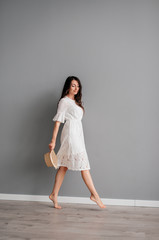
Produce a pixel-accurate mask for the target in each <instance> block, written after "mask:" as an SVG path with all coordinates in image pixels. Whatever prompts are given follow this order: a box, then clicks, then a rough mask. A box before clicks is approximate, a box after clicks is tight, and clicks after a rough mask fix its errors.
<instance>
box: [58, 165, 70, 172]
mask: <svg viewBox="0 0 159 240" xmlns="http://www.w3.org/2000/svg"><path fill="white" fill-rule="evenodd" d="M60 169H61V170H62V171H65V172H66V171H67V170H68V168H67V167H64V166H60Z"/></svg>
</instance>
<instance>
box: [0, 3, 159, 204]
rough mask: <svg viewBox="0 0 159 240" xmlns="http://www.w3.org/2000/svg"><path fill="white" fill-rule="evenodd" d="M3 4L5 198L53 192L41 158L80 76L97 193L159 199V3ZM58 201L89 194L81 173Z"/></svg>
mask: <svg viewBox="0 0 159 240" xmlns="http://www.w3.org/2000/svg"><path fill="white" fill-rule="evenodd" d="M0 3H1V6H0V59H1V64H0V65H1V69H0V115H1V120H0V147H1V151H0V193H14V194H40V195H48V194H49V193H50V192H51V190H52V186H53V180H54V177H55V174H56V170H55V169H51V168H47V167H46V166H45V163H44V160H43V154H44V153H46V152H47V151H48V150H49V148H48V144H49V142H50V140H51V137H52V131H53V124H54V123H53V122H52V117H53V116H54V115H55V113H56V104H57V101H58V99H59V97H60V95H61V91H62V87H63V84H64V81H65V79H66V77H67V76H69V75H77V76H78V77H79V78H80V79H81V82H82V85H83V102H84V106H85V109H86V114H85V115H84V118H83V120H82V123H83V129H84V136H85V143H86V149H87V153H88V157H89V161H90V166H91V170H90V173H91V175H92V178H93V181H94V184H95V187H96V189H97V191H98V193H99V195H100V196H101V197H103V198H117V199H119V198H121V199H142V200H144V199H145V200H159V190H158V185H159V173H158V169H159V161H158V159H159V148H158V143H159V125H158V123H159V96H158V90H159V66H158V63H159V45H158V42H159V31H158V29H159V14H158V13H159V1H154V0H149V1H142V0H139V1H138V0H136V1H126V0H125V1H124V0H123V1H122V0H120V1H119V0H116V1H112V0H110V1H104V0H103V1H102V0H98V1H95V0H94V1H91V0H90V1H85V0H83V1H80V0H78V1H75V0H74V1H73V0H72V1H70V0H63V1H61V0H57V1H51V0H45V1H44V0H43V1H42V0H41V1H39V0H30V1H28V0H27V1H25V0H14V1H13V0H4V1H1V2H0ZM62 126H63V125H62V124H61V126H60V132H61V130H62ZM60 132H59V134H58V139H57V145H56V148H55V151H57V150H58V148H59V144H60ZM59 195H60V196H79V197H87V196H89V195H90V194H89V191H88V189H87V187H86V186H85V184H84V182H83V180H82V178H81V173H80V172H73V171H71V170H68V171H67V173H66V176H65V179H64V182H63V184H62V187H61V189H60V192H59Z"/></svg>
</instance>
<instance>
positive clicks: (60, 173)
mask: <svg viewBox="0 0 159 240" xmlns="http://www.w3.org/2000/svg"><path fill="white" fill-rule="evenodd" d="M67 169H68V168H67V167H63V166H61V167H59V169H58V171H57V173H56V176H55V183H54V187H53V190H52V193H51V194H50V196H49V198H50V200H51V201H53V203H54V207H55V208H58V209H61V206H59V205H58V202H57V196H58V192H59V190H60V187H61V185H62V182H63V180H64V176H65V173H66V171H67Z"/></svg>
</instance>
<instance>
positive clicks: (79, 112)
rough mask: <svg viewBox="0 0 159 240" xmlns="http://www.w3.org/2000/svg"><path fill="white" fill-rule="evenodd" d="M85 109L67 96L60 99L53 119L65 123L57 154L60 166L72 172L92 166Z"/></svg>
mask: <svg viewBox="0 0 159 240" xmlns="http://www.w3.org/2000/svg"><path fill="white" fill-rule="evenodd" d="M82 117H83V109H82V108H81V107H79V106H78V105H77V104H76V102H75V100H73V99H71V98H69V97H67V96H65V97H63V98H61V99H60V101H59V104H58V108H57V113H56V115H55V116H54V118H53V119H52V120H53V121H60V122H62V123H64V126H63V128H62V132H61V137H60V143H61V145H60V148H59V150H58V152H57V159H58V164H57V167H58V168H59V166H65V167H67V168H68V169H70V170H78V171H81V170H88V169H90V164H89V160H88V155H87V152H86V148H85V141H84V134H83V126H82V121H81V120H82Z"/></svg>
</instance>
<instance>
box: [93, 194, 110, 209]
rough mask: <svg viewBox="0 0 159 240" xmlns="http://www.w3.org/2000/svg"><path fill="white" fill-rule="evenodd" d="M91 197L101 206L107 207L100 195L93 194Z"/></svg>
mask: <svg viewBox="0 0 159 240" xmlns="http://www.w3.org/2000/svg"><path fill="white" fill-rule="evenodd" d="M90 199H91V200H92V201H94V202H96V203H97V204H98V206H99V207H100V208H106V206H105V205H104V204H103V203H102V201H101V199H100V197H99V196H94V195H93V194H91V196H90Z"/></svg>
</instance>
